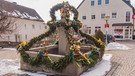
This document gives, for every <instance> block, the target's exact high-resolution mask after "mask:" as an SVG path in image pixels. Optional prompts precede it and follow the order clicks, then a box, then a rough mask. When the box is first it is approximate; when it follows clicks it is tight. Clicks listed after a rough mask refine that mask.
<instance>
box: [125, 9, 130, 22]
mask: <svg viewBox="0 0 135 76" xmlns="http://www.w3.org/2000/svg"><path fill="white" fill-rule="evenodd" d="M129 21H130V11H127V12H126V22H129Z"/></svg>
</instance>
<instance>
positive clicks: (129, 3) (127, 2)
mask: <svg viewBox="0 0 135 76" xmlns="http://www.w3.org/2000/svg"><path fill="white" fill-rule="evenodd" d="M122 1H123V2H125V3H126V4H127V5H128V6H129V7H131V8H132V9H133V13H135V9H134V7H133V5H131V2H130V0H129V1H126V0H122Z"/></svg>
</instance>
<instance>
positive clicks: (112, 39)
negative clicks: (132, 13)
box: [104, 34, 115, 43]
mask: <svg viewBox="0 0 135 76" xmlns="http://www.w3.org/2000/svg"><path fill="white" fill-rule="evenodd" d="M104 41H105V42H106V35H104ZM107 42H108V43H110V42H115V37H114V36H112V35H109V34H107Z"/></svg>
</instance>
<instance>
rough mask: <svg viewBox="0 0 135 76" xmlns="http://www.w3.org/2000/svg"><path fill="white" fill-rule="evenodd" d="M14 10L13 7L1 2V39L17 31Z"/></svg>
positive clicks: (1, 0)
mask: <svg viewBox="0 0 135 76" xmlns="http://www.w3.org/2000/svg"><path fill="white" fill-rule="evenodd" d="M12 9H13V8H12V6H10V5H8V4H6V3H5V2H4V1H3V0H0V37H2V35H3V34H11V33H13V31H14V30H15V29H16V28H15V25H14V22H15V20H14V19H15V18H14V17H12V14H11V10H12Z"/></svg>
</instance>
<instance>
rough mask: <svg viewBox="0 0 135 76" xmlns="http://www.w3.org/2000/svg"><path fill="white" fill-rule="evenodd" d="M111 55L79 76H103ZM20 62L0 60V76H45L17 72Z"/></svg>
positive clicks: (106, 55) (43, 74)
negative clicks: (14, 75)
mask: <svg viewBox="0 0 135 76" xmlns="http://www.w3.org/2000/svg"><path fill="white" fill-rule="evenodd" d="M111 57H112V55H111V54H104V56H103V60H102V61H101V62H99V63H98V64H97V65H96V66H95V67H93V68H91V69H89V70H88V71H87V72H84V73H83V74H82V75H81V76H103V75H104V74H105V72H106V71H109V70H110V68H111V62H110V58H111ZM19 68H20V61H19V60H17V59H16V60H11V59H2V60H0V75H4V74H7V73H16V74H28V75H30V76H46V73H43V72H37V73H32V72H27V71H22V70H19Z"/></svg>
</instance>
